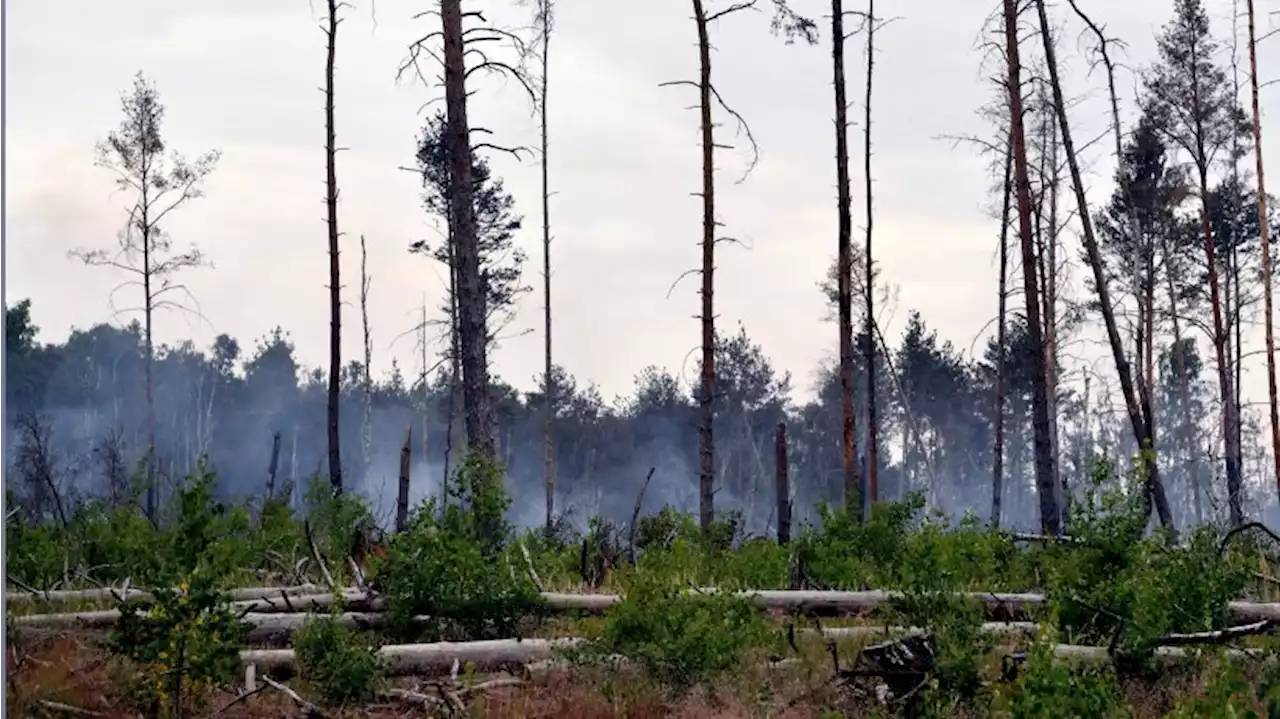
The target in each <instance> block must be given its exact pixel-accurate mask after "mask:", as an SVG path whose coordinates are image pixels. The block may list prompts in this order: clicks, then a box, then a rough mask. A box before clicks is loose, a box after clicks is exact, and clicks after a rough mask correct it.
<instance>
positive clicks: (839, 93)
mask: <svg viewBox="0 0 1280 719" xmlns="http://www.w3.org/2000/svg"><path fill="white" fill-rule="evenodd" d="M844 40H845V36H844V2H843V0H831V68H832V73H831V74H832V83H833V84H834V85H835V101H836V118H835V123H836V216H837V224H838V231H837V250H836V269H837V274H838V275H839V276H838V277H837V279H836V304H837V305H838V309H837V313H838V315H839V317H838V320H837V324H838V325H839V330H838V331H839V335H840V412H841V440H842V442H843V444H842V445H841V446H842V449H843V455H842V457H843V460H844V503H845V508H846V509H847V510H849V511H852V510H853V508H854V503H853V502H854V498H855V497H858V496H860V495H865V494H866V493H865V492H861V491H860V489H861V487H860V485H861V484H862V482H861V480H860V478H859V476H858V457H857V454H858V448H857V443H856V442H855V440H854V436H855V434H854V433H855V422H854V415H853V217H852V214H851V210H850V204H851V203H852V198H851V197H850V191H849V111H848V106H849V102H848V100H847V99H846V96H845V79H844ZM869 263H870V261H869V260H868V264H869ZM867 499H868V500H869V499H870V497H867ZM863 504H864V505H866V506H868V507H869V504H868V503H867V502H865V501H864V502H863ZM866 514H867V512H865V511H864V513H863V516H864V517H865V516H866Z"/></svg>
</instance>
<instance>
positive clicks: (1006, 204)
mask: <svg viewBox="0 0 1280 719" xmlns="http://www.w3.org/2000/svg"><path fill="white" fill-rule="evenodd" d="M1012 143H1013V135H1012V134H1011V135H1010V136H1009V141H1008V143H1006V144H1007V145H1008V149H1007V150H1006V151H1005V158H1004V184H1003V185H1001V186H1002V187H1003V188H1004V201H1003V205H1002V207H1001V209H1000V289H999V299H998V300H997V309H996V346H997V347H999V348H1000V352H999V355H998V356H997V358H996V416H995V424H996V428H995V447H994V449H993V450H992V464H993V465H994V466H993V468H992V471H991V526H992V527H993V528H995V529H999V528H1000V519H1001V513H1002V505H1003V502H1004V415H1005V411H1004V371H1005V368H1004V359H1005V345H1006V344H1007V342H1008V340H1007V339H1006V337H1005V331H1006V326H1007V319H1006V309H1007V305H1008V299H1009V291H1008V289H1007V285H1008V274H1009V215H1010V213H1011V211H1012V207H1011V205H1012V204H1013V177H1012V175H1013V144H1012Z"/></svg>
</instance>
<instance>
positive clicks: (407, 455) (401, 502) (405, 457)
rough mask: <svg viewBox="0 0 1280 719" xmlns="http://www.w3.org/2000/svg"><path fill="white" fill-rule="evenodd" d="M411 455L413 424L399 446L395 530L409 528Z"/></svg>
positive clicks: (399, 530)
mask: <svg viewBox="0 0 1280 719" xmlns="http://www.w3.org/2000/svg"><path fill="white" fill-rule="evenodd" d="M412 457H413V425H412V424H411V425H409V429H408V430H406V431H405V433H404V445H403V446H402V447H400V477H399V483H398V484H397V491H396V532H403V531H405V530H407V529H408V528H409V484H410V481H411V480H410V476H409V472H410V469H411V468H410V465H411V460H412Z"/></svg>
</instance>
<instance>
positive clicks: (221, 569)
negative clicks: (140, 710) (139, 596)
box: [107, 472, 245, 717]
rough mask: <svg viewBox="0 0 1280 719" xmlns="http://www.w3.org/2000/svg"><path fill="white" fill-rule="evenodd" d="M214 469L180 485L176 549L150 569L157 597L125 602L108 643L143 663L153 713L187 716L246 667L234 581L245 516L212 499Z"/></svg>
mask: <svg viewBox="0 0 1280 719" xmlns="http://www.w3.org/2000/svg"><path fill="white" fill-rule="evenodd" d="M212 480H213V475H212V474H209V473H207V472H202V473H201V474H199V475H197V476H196V477H195V478H193V481H191V482H190V483H189V484H188V485H187V486H184V487H182V488H180V489H179V491H178V495H177V497H176V501H175V510H174V511H175V513H176V524H175V526H174V528H173V530H172V531H171V532H170V533H169V536H168V539H169V541H170V543H171V544H170V548H169V551H167V552H165V553H163V554H162V555H161V558H160V560H159V561H158V562H156V564H155V565H154V566H153V567H152V568H151V570H152V573H151V574H150V576H148V579H149V580H150V581H151V582H152V585H151V586H150V587H149V589H150V591H151V593H152V597H151V598H149V599H145V600H137V601H132V600H128V601H122V602H120V603H119V606H118V609H119V610H120V621H119V622H118V623H117V624H116V626H115V627H114V628H113V629H112V631H111V633H110V635H109V637H108V639H107V646H108V648H109V649H110V650H111V651H112V652H114V653H115V654H118V655H120V656H123V657H125V658H127V659H129V660H131V661H133V662H135V663H137V664H139V665H141V666H142V668H143V670H144V671H143V672H142V676H144V677H147V678H148V679H147V680H145V681H144V683H143V684H142V685H141V686H139V687H138V689H140V690H141V692H142V695H143V697H144V698H145V699H146V700H147V701H148V702H149V703H150V704H151V705H152V709H153V712H152V713H153V714H156V715H161V716H169V717H182V716H185V715H186V708H187V706H188V704H190V703H197V704H198V703H199V702H200V701H201V699H202V697H203V695H204V694H205V692H206V691H207V690H208V689H210V688H211V687H214V686H217V685H220V684H223V683H226V682H227V681H230V680H231V679H232V678H233V677H234V676H235V673H236V670H237V669H239V666H240V660H239V639H240V631H241V626H240V621H239V617H238V616H237V615H236V614H235V613H234V612H233V611H232V610H231V606H230V604H229V603H228V601H227V596H226V586H227V579H228V577H229V576H230V574H231V572H232V570H233V569H234V567H235V566H236V562H237V561H239V560H241V559H242V557H243V549H244V546H245V545H244V541H243V539H242V537H243V535H244V530H245V527H244V526H243V520H244V515H243V514H241V513H237V512H234V511H228V509H227V508H226V507H225V506H223V505H221V504H218V503H216V502H214V501H213V497H212V490H211V487H212Z"/></svg>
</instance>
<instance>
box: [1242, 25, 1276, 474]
mask: <svg viewBox="0 0 1280 719" xmlns="http://www.w3.org/2000/svg"><path fill="white" fill-rule="evenodd" d="M1245 3H1246V4H1247V5H1248V9H1249V85H1250V94H1251V97H1252V100H1251V102H1252V106H1253V108H1252V109H1253V157H1254V160H1255V162H1256V170H1257V173H1258V231H1259V235H1260V237H1261V239H1262V317H1263V319H1262V326H1263V327H1264V328H1265V333H1266V334H1265V342H1266V352H1265V353H1264V354H1266V356H1267V400H1268V404H1269V405H1270V409H1271V459H1272V461H1274V462H1275V473H1276V491H1277V492H1278V493H1280V409H1278V406H1277V402H1276V339H1275V329H1274V315H1273V314H1272V313H1273V309H1272V308H1273V305H1272V297H1271V293H1272V287H1271V227H1270V220H1269V217H1268V214H1267V181H1266V173H1265V172H1263V167H1262V166H1263V162H1262V113H1261V112H1260V111H1259V109H1258V50H1257V39H1256V31H1255V26H1254V11H1253V0H1245Z"/></svg>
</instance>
